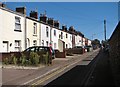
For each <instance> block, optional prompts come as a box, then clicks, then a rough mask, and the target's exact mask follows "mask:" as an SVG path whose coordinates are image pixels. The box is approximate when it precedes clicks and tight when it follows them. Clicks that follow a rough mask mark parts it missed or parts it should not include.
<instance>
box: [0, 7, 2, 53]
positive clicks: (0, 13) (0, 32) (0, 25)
mask: <svg viewBox="0 0 120 87" xmlns="http://www.w3.org/2000/svg"><path fill="white" fill-rule="evenodd" d="M0 8H1V7H0ZM2 16H3V14H2V10H1V9H0V53H1V52H2V50H3V47H2V36H3V34H2V29H3V24H2V21H3V17H2Z"/></svg>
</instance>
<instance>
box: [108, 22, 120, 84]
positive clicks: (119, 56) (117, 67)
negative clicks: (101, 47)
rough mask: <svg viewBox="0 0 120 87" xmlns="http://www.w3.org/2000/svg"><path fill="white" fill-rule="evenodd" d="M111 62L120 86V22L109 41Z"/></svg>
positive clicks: (116, 80)
mask: <svg viewBox="0 0 120 87" xmlns="http://www.w3.org/2000/svg"><path fill="white" fill-rule="evenodd" d="M109 45H110V50H109V54H110V62H111V67H112V71H113V74H114V77H115V82H116V84H117V85H119V86H120V22H119V23H118V25H117V27H116V29H115V30H114V32H113V34H112V36H111V38H110V39H109Z"/></svg>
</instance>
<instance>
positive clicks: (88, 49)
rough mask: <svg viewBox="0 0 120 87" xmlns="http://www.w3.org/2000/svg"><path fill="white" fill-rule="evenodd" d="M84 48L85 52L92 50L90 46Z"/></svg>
mask: <svg viewBox="0 0 120 87" xmlns="http://www.w3.org/2000/svg"><path fill="white" fill-rule="evenodd" d="M85 49H86V50H87V52H90V51H93V47H92V46H85Z"/></svg>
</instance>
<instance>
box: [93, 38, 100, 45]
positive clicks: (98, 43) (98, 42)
mask: <svg viewBox="0 0 120 87" xmlns="http://www.w3.org/2000/svg"><path fill="white" fill-rule="evenodd" d="M92 46H93V47H99V46H100V41H99V40H98V39H94V40H93V41H92Z"/></svg>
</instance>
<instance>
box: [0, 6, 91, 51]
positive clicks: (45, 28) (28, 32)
mask: <svg viewBox="0 0 120 87" xmlns="http://www.w3.org/2000/svg"><path fill="white" fill-rule="evenodd" d="M85 45H91V40H89V39H87V38H85V37H84V34H82V33H81V32H79V31H76V30H75V29H74V27H73V26H70V27H69V28H68V29H67V26H64V25H63V26H62V28H60V23H59V21H57V20H54V19H53V18H48V17H47V16H46V14H41V15H40V17H38V12H36V11H31V12H30V16H27V15H26V8H25V7H18V8H16V11H13V10H10V9H8V8H6V7H5V6H4V4H0V52H3V53H4V52H16V51H23V50H25V49H26V48H28V47H31V46H52V47H53V49H57V50H59V51H60V52H62V51H63V49H64V48H73V47H74V46H85Z"/></svg>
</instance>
